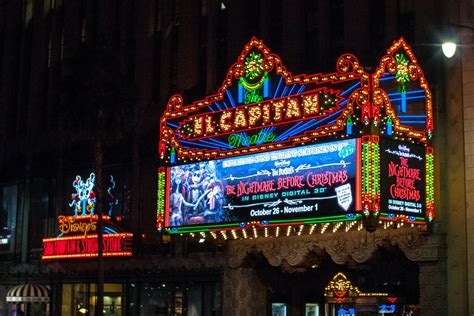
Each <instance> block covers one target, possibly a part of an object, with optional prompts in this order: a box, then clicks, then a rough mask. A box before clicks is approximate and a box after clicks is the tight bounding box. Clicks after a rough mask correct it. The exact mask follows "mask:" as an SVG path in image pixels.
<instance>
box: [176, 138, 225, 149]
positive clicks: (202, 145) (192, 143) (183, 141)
mask: <svg viewBox="0 0 474 316" xmlns="http://www.w3.org/2000/svg"><path fill="white" fill-rule="evenodd" d="M180 142H181V143H184V144H188V145H194V146H196V142H189V141H187V140H181V141H180ZM198 145H200V146H201V147H207V148H211V149H220V147H217V146H216V145H214V146H209V145H205V144H198Z"/></svg>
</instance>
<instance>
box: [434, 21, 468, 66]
mask: <svg viewBox="0 0 474 316" xmlns="http://www.w3.org/2000/svg"><path fill="white" fill-rule="evenodd" d="M449 25H450V27H451V28H454V27H456V28H459V29H467V30H470V31H474V28H473V27H471V26H467V25H461V24H455V23H449ZM461 46H463V45H461ZM456 48H457V44H456V42H455V41H454V40H452V37H451V39H448V40H446V41H445V42H443V43H442V44H441V49H442V50H443V54H444V56H445V57H446V58H451V57H453V56H454V54H455V53H456Z"/></svg>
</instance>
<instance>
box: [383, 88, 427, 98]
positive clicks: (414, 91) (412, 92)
mask: <svg viewBox="0 0 474 316" xmlns="http://www.w3.org/2000/svg"><path fill="white" fill-rule="evenodd" d="M424 92H425V91H424V90H422V89H419V90H413V91H407V92H405V94H415V93H424ZM387 95H388V96H389V97H391V96H395V95H401V93H400V92H392V93H388V94H387Z"/></svg>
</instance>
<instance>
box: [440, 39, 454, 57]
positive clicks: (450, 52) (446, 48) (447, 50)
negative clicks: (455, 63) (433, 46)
mask: <svg viewBox="0 0 474 316" xmlns="http://www.w3.org/2000/svg"><path fill="white" fill-rule="evenodd" d="M441 49H442V50H443V54H444V56H445V57H446V58H451V57H453V56H454V53H456V43H454V42H451V41H448V42H445V43H443V44H442V45H441Z"/></svg>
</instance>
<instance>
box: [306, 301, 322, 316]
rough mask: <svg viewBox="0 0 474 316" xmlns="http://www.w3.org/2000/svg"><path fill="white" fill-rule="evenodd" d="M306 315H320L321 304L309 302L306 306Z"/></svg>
mask: <svg viewBox="0 0 474 316" xmlns="http://www.w3.org/2000/svg"><path fill="white" fill-rule="evenodd" d="M305 315H306V316H319V304H316V303H307V304H306V307H305Z"/></svg>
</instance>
